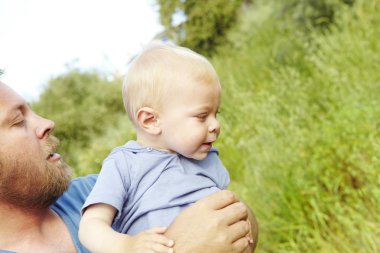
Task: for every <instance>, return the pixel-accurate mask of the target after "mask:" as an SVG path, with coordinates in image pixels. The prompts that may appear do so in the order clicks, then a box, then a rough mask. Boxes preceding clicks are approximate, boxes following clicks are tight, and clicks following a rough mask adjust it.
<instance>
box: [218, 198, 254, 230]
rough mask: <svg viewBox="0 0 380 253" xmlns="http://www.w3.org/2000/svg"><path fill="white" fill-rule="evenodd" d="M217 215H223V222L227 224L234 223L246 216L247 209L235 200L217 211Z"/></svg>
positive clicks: (244, 218)
mask: <svg viewBox="0 0 380 253" xmlns="http://www.w3.org/2000/svg"><path fill="white" fill-rule="evenodd" d="M218 215H220V216H221V217H223V222H225V224H227V225H231V224H234V223H236V222H239V221H241V220H246V219H247V218H248V210H247V207H246V205H244V204H243V203H242V202H236V203H233V204H231V205H229V206H226V207H225V208H223V209H221V210H219V211H218Z"/></svg>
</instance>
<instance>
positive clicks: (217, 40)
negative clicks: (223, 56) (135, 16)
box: [157, 0, 247, 55]
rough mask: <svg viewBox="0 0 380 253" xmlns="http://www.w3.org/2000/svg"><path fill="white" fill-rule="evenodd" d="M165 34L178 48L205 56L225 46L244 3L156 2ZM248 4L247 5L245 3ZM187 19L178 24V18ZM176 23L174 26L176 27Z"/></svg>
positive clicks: (222, 0) (219, 0) (215, 0)
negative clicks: (182, 47)
mask: <svg viewBox="0 0 380 253" xmlns="http://www.w3.org/2000/svg"><path fill="white" fill-rule="evenodd" d="M157 2H158V4H159V6H160V17H161V23H162V25H163V26H164V27H165V29H166V31H165V34H166V35H167V36H168V37H169V38H170V39H172V40H174V41H175V42H176V43H177V44H180V45H183V46H185V47H189V48H192V49H194V50H195V51H198V52H200V53H202V54H204V55H211V54H212V53H213V51H214V49H215V48H216V46H219V45H222V44H223V43H225V42H226V40H225V34H226V32H227V31H228V30H229V29H230V28H231V27H232V26H233V25H234V24H235V22H236V20H237V13H238V10H239V7H240V6H241V4H242V0H235V1H231V0H204V1H202V2H199V1H196V0H185V1H183V0H157ZM246 2H247V1H246ZM178 17H179V18H181V19H184V21H183V22H181V23H180V24H176V23H175V22H176V20H175V19H176V18H178ZM173 21H174V23H173Z"/></svg>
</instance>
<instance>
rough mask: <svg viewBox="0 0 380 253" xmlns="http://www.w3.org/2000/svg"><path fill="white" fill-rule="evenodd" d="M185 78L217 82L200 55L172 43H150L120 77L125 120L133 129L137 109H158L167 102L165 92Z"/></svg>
mask: <svg viewBox="0 0 380 253" xmlns="http://www.w3.org/2000/svg"><path fill="white" fill-rule="evenodd" d="M189 79H190V80H194V81H202V82H205V83H207V82H213V83H215V80H216V81H219V80H218V76H217V74H216V71H215V69H214V68H213V66H212V65H211V63H210V62H209V61H208V60H207V59H206V58H205V57H204V56H202V55H200V54H198V53H196V52H194V51H192V50H190V49H188V48H185V47H180V46H176V45H173V44H165V43H161V42H153V43H151V44H150V45H148V46H147V47H146V48H145V49H144V50H143V51H142V52H141V53H140V54H139V55H138V56H137V57H135V58H134V59H133V60H132V62H131V64H130V66H129V69H128V72H127V74H126V76H125V78H124V82H123V91H122V94H123V102H124V107H125V110H126V111H127V113H128V117H129V119H130V120H131V121H132V123H133V124H134V125H135V126H137V119H136V113H137V111H138V110H139V109H140V108H142V107H145V106H147V107H151V108H155V109H158V108H160V106H162V105H163V103H164V102H165V101H166V100H167V99H170V98H169V97H168V96H166V95H167V94H168V93H169V91H173V90H175V89H177V88H180V87H181V85H182V80H189ZM183 83H185V82H183ZM187 83H188V82H187ZM171 94H173V93H171Z"/></svg>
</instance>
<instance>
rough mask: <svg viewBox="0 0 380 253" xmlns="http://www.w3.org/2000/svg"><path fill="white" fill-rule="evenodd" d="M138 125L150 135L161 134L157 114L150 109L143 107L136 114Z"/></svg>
mask: <svg viewBox="0 0 380 253" xmlns="http://www.w3.org/2000/svg"><path fill="white" fill-rule="evenodd" d="M136 119H137V123H138V124H139V126H140V128H141V129H142V130H144V131H145V132H147V133H149V134H154V135H157V134H160V133H161V128H160V127H159V120H158V114H157V112H156V111H155V110H154V109H153V108H150V107H142V108H140V109H139V110H138V111H137V113H136Z"/></svg>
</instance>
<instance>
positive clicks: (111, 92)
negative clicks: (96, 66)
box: [32, 70, 124, 167]
mask: <svg viewBox="0 0 380 253" xmlns="http://www.w3.org/2000/svg"><path fill="white" fill-rule="evenodd" d="M32 107H33V108H34V109H35V111H36V112H38V113H40V114H41V115H43V116H45V117H47V118H50V119H52V120H54V121H55V123H56V129H55V131H54V134H55V135H56V136H57V137H58V138H59V139H60V140H61V148H60V152H61V153H62V154H63V155H64V157H65V160H67V162H68V163H69V164H70V165H72V166H74V167H77V166H78V154H80V153H82V152H83V151H84V150H85V149H86V148H87V147H88V145H89V143H90V141H92V139H93V138H95V136H98V135H101V134H103V132H104V131H105V130H106V129H107V128H108V127H110V126H112V125H113V124H114V121H115V120H116V119H117V118H118V117H120V114H122V113H124V109H123V104H122V100H121V80H120V79H115V80H114V81H108V80H107V79H106V78H103V77H101V76H100V75H99V74H97V73H95V72H94V73H90V72H88V73H81V72H78V71H76V70H72V71H70V72H68V73H67V74H65V75H62V76H58V77H56V78H53V79H51V80H50V82H49V84H48V86H47V87H46V88H45V90H44V92H43V93H42V95H41V97H40V99H39V101H38V102H36V103H34V104H33V105H32ZM68 154H70V156H69V155H68Z"/></svg>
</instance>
